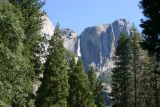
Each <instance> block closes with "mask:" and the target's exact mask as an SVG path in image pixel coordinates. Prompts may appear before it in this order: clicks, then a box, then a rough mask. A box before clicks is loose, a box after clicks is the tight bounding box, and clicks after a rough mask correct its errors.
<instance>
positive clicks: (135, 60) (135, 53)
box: [131, 26, 143, 107]
mask: <svg viewBox="0 0 160 107" xmlns="http://www.w3.org/2000/svg"><path fill="white" fill-rule="evenodd" d="M139 43H140V34H139V33H138V31H137V30H136V28H135V27H134V26H133V27H132V34H131V46H132V47H131V49H132V51H131V52H132V62H131V63H132V64H131V69H132V71H133V79H134V80H133V86H134V107H139V106H138V100H139V99H138V92H139V88H138V85H139V84H138V82H139V81H138V79H137V78H138V76H139V74H140V72H141V69H142V59H143V58H142V57H143V56H142V54H143V53H142V49H141V47H140V44H139Z"/></svg>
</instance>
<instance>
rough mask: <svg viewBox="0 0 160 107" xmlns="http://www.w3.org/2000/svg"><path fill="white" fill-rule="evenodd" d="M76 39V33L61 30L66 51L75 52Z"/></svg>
mask: <svg viewBox="0 0 160 107" xmlns="http://www.w3.org/2000/svg"><path fill="white" fill-rule="evenodd" d="M77 37H78V35H77V33H76V32H74V31H73V30H71V29H62V38H63V45H64V47H65V48H66V49H67V50H68V51H71V52H75V45H76V42H77Z"/></svg>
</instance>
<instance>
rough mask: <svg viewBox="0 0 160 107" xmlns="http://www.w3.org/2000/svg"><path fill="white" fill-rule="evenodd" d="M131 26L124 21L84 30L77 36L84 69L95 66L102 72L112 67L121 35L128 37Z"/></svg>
mask: <svg viewBox="0 0 160 107" xmlns="http://www.w3.org/2000/svg"><path fill="white" fill-rule="evenodd" d="M130 31H131V26H130V24H129V22H127V21H126V20H125V19H120V20H116V21H114V22H113V23H112V24H104V25H99V26H93V27H88V28H86V29H85V30H84V31H83V32H82V34H81V35H80V36H79V39H80V49H81V50H80V52H81V57H82V60H83V62H84V65H85V68H86V69H88V67H89V65H90V64H93V65H95V68H96V69H97V70H98V71H101V72H104V71H107V70H109V69H110V68H112V67H113V62H112V59H111V58H112V56H113V55H114V51H115V47H116V45H117V41H118V38H119V36H120V34H121V33H126V34H128V35H130Z"/></svg>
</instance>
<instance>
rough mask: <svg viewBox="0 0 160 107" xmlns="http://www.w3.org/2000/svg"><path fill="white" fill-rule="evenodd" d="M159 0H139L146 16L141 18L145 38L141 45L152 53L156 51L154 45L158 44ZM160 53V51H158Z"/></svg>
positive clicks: (159, 25)
mask: <svg viewBox="0 0 160 107" xmlns="http://www.w3.org/2000/svg"><path fill="white" fill-rule="evenodd" d="M159 5H160V1H159V0H141V1H140V8H141V9H142V10H143V14H144V16H145V17H146V18H145V19H142V20H141V25H140V26H141V27H142V28H143V31H142V32H143V34H144V38H145V40H144V41H143V43H142V46H143V47H144V48H145V49H147V50H148V51H149V53H150V54H152V55H154V53H156V52H157V50H156V47H157V45H159V43H158V42H160V40H158V36H159V35H160V30H159V29H160V24H159V23H160V12H159V11H160V8H159ZM159 54H160V53H159Z"/></svg>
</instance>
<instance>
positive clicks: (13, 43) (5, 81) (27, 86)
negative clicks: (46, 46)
mask: <svg viewBox="0 0 160 107" xmlns="http://www.w3.org/2000/svg"><path fill="white" fill-rule="evenodd" d="M0 13H1V14H0V26H1V29H0V38H1V39H0V55H1V57H0V62H1V63H0V84H1V85H0V87H1V88H0V98H1V99H0V100H1V101H0V103H1V102H2V103H3V104H5V105H8V106H12V107H15V106H16V107H17V106H21V107H23V106H25V105H27V104H26V102H27V97H28V96H29V95H30V94H31V93H32V81H31V80H30V79H29V78H28V75H32V72H30V69H31V68H30V66H29V60H28V59H27V58H26V57H24V56H23V54H22V53H23V51H24V45H23V38H24V30H23V27H22V26H21V18H22V13H21V11H20V10H19V9H17V8H16V7H15V6H14V5H12V4H10V3H9V2H8V1H0ZM3 104H0V105H2V106H3ZM28 106H29V105H28Z"/></svg>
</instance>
